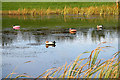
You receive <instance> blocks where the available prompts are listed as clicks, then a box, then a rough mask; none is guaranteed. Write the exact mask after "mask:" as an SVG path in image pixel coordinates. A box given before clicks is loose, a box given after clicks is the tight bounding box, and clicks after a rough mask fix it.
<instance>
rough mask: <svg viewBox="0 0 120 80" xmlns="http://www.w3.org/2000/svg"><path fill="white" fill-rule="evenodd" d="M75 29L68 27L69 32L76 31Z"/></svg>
mask: <svg viewBox="0 0 120 80" xmlns="http://www.w3.org/2000/svg"><path fill="white" fill-rule="evenodd" d="M76 31H77V30H76V29H75V28H70V29H69V32H70V33H71V32H76Z"/></svg>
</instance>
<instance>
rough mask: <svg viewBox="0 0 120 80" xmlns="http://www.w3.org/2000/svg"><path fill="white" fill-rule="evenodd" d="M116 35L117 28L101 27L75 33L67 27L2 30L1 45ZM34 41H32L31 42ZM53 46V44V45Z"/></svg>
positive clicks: (95, 38) (40, 43) (96, 38)
mask: <svg viewBox="0 0 120 80" xmlns="http://www.w3.org/2000/svg"><path fill="white" fill-rule="evenodd" d="M113 35H114V37H115V36H116V37H117V29H109V30H108V29H103V30H97V29H95V28H89V29H77V32H75V33H69V30H68V29H62V30H61V29H60V30H58V29H57V30H55V29H54V30H49V29H46V30H45V29H35V30H20V31H14V30H13V31H9V30H6V31H3V43H2V45H3V46H7V45H9V46H10V45H11V44H17V43H21V41H24V42H25V41H26V42H27V45H43V44H45V41H46V40H55V41H57V42H61V41H66V40H67V41H71V40H76V39H79V38H81V37H82V38H83V39H86V40H87V39H88V40H92V42H97V41H101V39H105V38H112V37H113ZM31 42H34V43H31ZM47 47H48V46H47ZM53 47H55V46H53Z"/></svg>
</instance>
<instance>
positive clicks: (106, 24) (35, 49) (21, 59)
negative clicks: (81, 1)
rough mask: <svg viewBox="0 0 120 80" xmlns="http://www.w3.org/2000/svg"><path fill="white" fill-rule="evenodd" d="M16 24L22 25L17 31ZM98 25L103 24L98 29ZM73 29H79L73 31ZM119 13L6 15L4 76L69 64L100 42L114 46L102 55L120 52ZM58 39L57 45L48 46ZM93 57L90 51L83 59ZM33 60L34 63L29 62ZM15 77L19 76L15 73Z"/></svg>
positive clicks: (39, 72) (34, 75)
mask: <svg viewBox="0 0 120 80" xmlns="http://www.w3.org/2000/svg"><path fill="white" fill-rule="evenodd" d="M12 25H20V26H21V27H20V30H13V28H12ZM97 25H103V29H102V30H97V29H96V26H97ZM69 28H75V29H76V30H77V32H75V33H69ZM117 30H118V16H97V15H96V16H80V15H66V16H64V15H43V16H22V15H21V16H17V15H14V16H13V15H9V16H8V15H4V16H3V17H2V30H1V33H0V34H1V36H2V47H1V49H2V78H5V77H6V76H7V75H8V74H10V73H11V72H12V71H13V70H14V69H15V68H16V69H15V73H18V74H28V75H31V76H32V77H37V76H39V75H40V74H42V73H43V72H45V71H46V70H47V69H50V68H53V67H60V66H62V65H64V64H65V63H66V62H67V63H68V64H69V63H70V62H72V61H74V60H75V59H76V57H77V56H79V55H80V54H81V53H83V52H85V51H92V50H94V49H95V48H96V47H97V46H98V44H99V43H101V42H108V43H106V44H103V46H112V48H107V49H105V51H102V52H101V53H100V54H99V59H103V60H107V59H110V58H111V57H112V55H113V54H114V53H115V52H117V51H118V33H117ZM46 41H55V42H56V43H55V46H46V44H45V42H46ZM84 57H89V54H86V55H83V56H82V57H81V58H84ZM27 61H31V62H30V63H25V62H27ZM12 77H15V75H13V76H12Z"/></svg>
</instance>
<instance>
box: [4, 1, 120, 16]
mask: <svg viewBox="0 0 120 80" xmlns="http://www.w3.org/2000/svg"><path fill="white" fill-rule="evenodd" d="M2 10H3V12H2V13H3V14H7V15H46V14H47V15H48V14H64V15H66V14H80V15H119V12H118V8H117V6H116V3H113V2H85V3H83V2H58V3H57V2H41V3H30V2H29V3H26V2H23V3H21V2H20V3H16V2H12V3H2Z"/></svg>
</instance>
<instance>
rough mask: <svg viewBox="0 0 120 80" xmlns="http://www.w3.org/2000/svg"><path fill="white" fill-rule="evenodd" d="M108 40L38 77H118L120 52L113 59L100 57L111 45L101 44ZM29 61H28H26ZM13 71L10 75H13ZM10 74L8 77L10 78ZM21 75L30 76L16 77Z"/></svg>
mask: <svg viewBox="0 0 120 80" xmlns="http://www.w3.org/2000/svg"><path fill="white" fill-rule="evenodd" d="M105 43H107V42H102V43H100V44H99V45H98V47H97V48H96V49H94V50H92V51H91V52H89V51H88V52H84V53H82V54H80V55H79V56H78V57H77V58H76V59H75V61H73V62H71V63H70V64H67V62H66V63H65V65H63V66H61V67H58V68H51V69H48V70H46V71H45V72H44V73H43V74H41V75H39V76H38V77H37V78H36V79H38V78H118V77H119V72H118V65H119V63H120V61H118V58H117V57H116V56H117V55H118V54H119V52H116V53H114V54H113V57H112V58H111V59H108V60H106V61H102V59H98V56H99V54H100V52H102V51H103V49H105V48H108V47H111V46H104V47H103V46H101V45H102V44H105ZM84 54H90V55H89V56H88V57H87V58H81V56H82V55H84ZM26 63H28V62H26ZM13 73H14V72H12V73H11V74H9V75H8V76H10V75H13ZM8 76H7V77H6V78H8ZM20 77H30V76H28V75H18V76H16V78H20ZM6 78H5V79H6Z"/></svg>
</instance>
